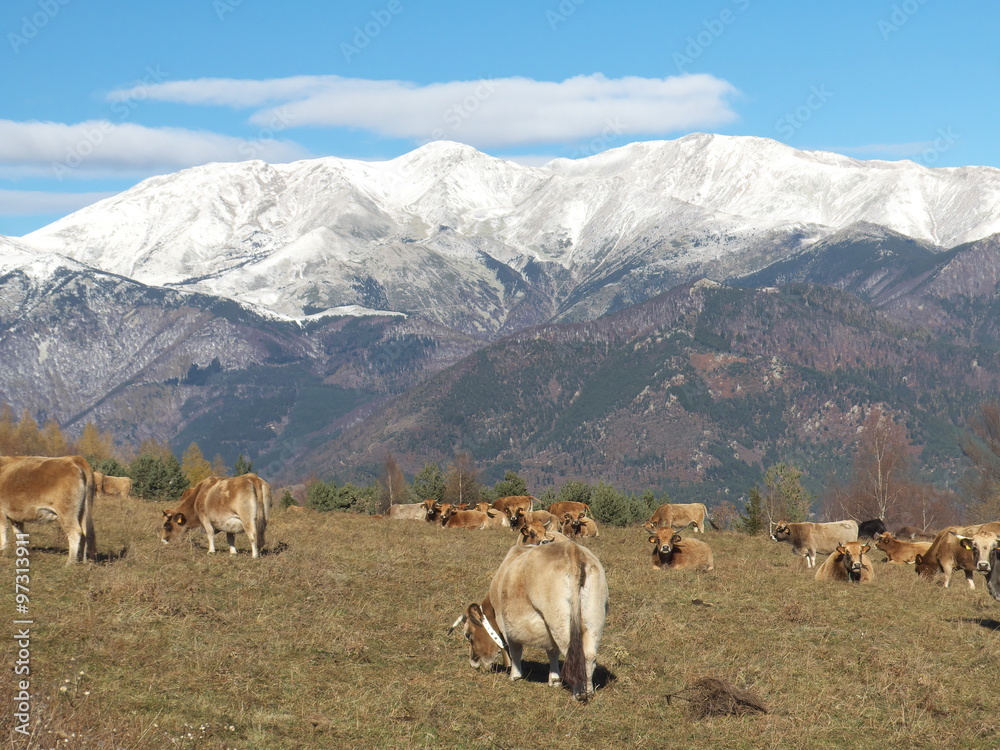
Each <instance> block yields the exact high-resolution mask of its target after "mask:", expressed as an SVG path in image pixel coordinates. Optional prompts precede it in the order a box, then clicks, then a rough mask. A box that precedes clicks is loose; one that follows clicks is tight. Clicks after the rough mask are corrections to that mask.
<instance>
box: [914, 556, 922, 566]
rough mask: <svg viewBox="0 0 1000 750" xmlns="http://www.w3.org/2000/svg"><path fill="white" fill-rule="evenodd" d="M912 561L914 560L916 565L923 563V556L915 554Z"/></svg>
mask: <svg viewBox="0 0 1000 750" xmlns="http://www.w3.org/2000/svg"><path fill="white" fill-rule="evenodd" d="M913 562H915V563H916V564H917V565H923V563H924V556H923V555H917V556H916V557H914V558H913Z"/></svg>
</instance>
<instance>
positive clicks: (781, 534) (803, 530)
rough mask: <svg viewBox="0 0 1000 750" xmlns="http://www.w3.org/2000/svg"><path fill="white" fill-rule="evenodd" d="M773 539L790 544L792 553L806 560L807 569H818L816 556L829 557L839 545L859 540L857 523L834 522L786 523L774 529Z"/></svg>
mask: <svg viewBox="0 0 1000 750" xmlns="http://www.w3.org/2000/svg"><path fill="white" fill-rule="evenodd" d="M771 538H772V539H773V540H774V541H776V542H788V543H789V544H791V545H792V552H794V553H795V554H796V555H799V556H800V557H804V558H805V559H806V567H808V568H814V567H816V555H817V554H820V555H829V554H831V553H832V552H833V551H834V550H835V549H837V545H840V544H843V543H844V542H856V541H857V540H858V523H857V521H832V522H830V523H786V522H784V521H782V522H781V523H779V524H778V525H777V526H775V527H774V531H772V532H771Z"/></svg>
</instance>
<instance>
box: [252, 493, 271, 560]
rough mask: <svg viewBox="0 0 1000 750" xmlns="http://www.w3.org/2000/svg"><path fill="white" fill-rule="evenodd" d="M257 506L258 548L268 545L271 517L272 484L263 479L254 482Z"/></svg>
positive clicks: (255, 512)
mask: <svg viewBox="0 0 1000 750" xmlns="http://www.w3.org/2000/svg"><path fill="white" fill-rule="evenodd" d="M253 485H254V495H257V507H256V508H255V509H254V524H255V525H256V527H257V529H256V530H257V549H258V550H262V549H264V547H265V546H266V545H267V539H266V534H267V522H268V521H269V520H270V519H271V486H270V485H269V484H268V483H267V482H265V481H264V480H263V479H258V480H257V481H256V482H253Z"/></svg>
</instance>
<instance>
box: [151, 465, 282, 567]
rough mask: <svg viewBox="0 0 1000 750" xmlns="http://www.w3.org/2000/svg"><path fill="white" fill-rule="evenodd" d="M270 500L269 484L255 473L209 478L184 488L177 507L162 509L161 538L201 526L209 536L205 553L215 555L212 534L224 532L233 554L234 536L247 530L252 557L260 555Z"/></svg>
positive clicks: (175, 536) (164, 541)
mask: <svg viewBox="0 0 1000 750" xmlns="http://www.w3.org/2000/svg"><path fill="white" fill-rule="evenodd" d="M265 487H266V488H267V489H266V491H265ZM269 499H270V485H268V484H267V482H265V481H264V480H262V479H261V478H260V477H258V476H257V475H256V474H243V475H242V476H238V477H226V478H221V477H208V478H207V479H203V480H201V481H200V482H198V484H196V485H195V486H194V487H191V488H190V489H187V490H185V491H184V494H183V495H181V497H180V504H179V505H178V506H177V507H176V508H173V509H171V510H165V511H163V528H162V530H161V532H160V539H161V540H162V541H163V543H164V544H168V543H169V542H170V541H172V540H173V539H181V538H183V537H184V536H185V535H186V534H187V532H188V531H189V530H190V529H192V528H196V527H199V526H200V527H201V528H202V529H204V530H205V534H206V535H207V536H208V553H209V554H214V553H215V534H216V533H217V532H219V531H224V532H225V533H226V541H227V542H228V544H229V553H230V554H232V555H235V554H236V535H237V534H239V533H246V535H247V538H248V539H249V540H250V548H251V551H252V554H253V556H254V557H259V556H260V550H261V549H262V548H263V547H264V545H265V540H264V535H265V531H266V529H267V521H268V518H269V516H270V508H269V506H270V503H269V502H268V500H269Z"/></svg>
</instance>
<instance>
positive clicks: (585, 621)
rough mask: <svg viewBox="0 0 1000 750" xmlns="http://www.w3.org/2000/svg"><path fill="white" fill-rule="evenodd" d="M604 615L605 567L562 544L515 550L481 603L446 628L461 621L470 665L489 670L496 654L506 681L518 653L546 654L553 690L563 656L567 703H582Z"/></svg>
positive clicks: (590, 684) (516, 669)
mask: <svg viewBox="0 0 1000 750" xmlns="http://www.w3.org/2000/svg"><path fill="white" fill-rule="evenodd" d="M607 611H608V582H607V577H606V576H605V573H604V567H603V566H602V565H601V561H600V560H598V559H597V556H596V555H594V553H593V552H591V551H590V550H588V549H587V548H586V547H582V546H580V545H579V544H574V543H573V542H569V541H566V542H556V543H553V544H544V545H539V546H533V547H517V546H515V547H511V548H510V550H509V551H508V552H507V556H506V557H505V558H504V560H503V562H502V563H501V564H500V567H499V568H498V569H497V572H496V573H495V574H494V576H493V580H492V581H491V582H490V589H489V593H488V594H487V596H486V598H485V599H484V600H483V602H482V603H481V604H470V605H469V606H468V607H467V608H466V610H465V613H464V614H463V615H462V616H461V617H459V618H458V620H456V621H455V624H454V625H452V626H451V629H452V630H454V629H455V628H456V627H458V626H459V625H460V624H462V623H465V639H466V640H467V641H468V643H469V663H470V664H471V665H472V666H473V667H475V668H479V667H489V666H490V665H492V664H493V663H494V662H496V661H497V660H498V659H500V658H501V655H502V656H503V657H504V663H505V664H506V663H509V664H510V678H511V679H512V680H518V679H521V676H522V674H521V654H522V653H523V651H524V647H525V646H531V647H532V648H542V649H545V652H546V654H547V655H548V657H549V685H553V686H556V687H558V686H559V685H560V684H562V678H561V677H560V674H559V654H560V653H562V654H565V656H566V659H565V662H564V664H563V672H562V677H565V679H566V682H567V683H569V685H570V687H571V688H572V690H573V697H574V698H576V699H577V700H586V699H587V698H589V697H590V696H591V695H592V694H593V692H594V668H595V666H596V665H597V649H598V646H599V645H600V642H601V635H602V633H603V631H604V620H605V617H606V616H607ZM449 632H450V631H449Z"/></svg>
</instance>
